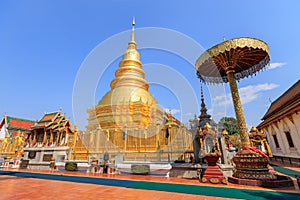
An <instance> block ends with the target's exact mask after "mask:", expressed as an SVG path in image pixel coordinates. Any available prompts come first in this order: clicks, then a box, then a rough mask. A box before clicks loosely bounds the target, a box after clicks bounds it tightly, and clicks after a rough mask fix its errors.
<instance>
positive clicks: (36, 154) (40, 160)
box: [23, 111, 87, 169]
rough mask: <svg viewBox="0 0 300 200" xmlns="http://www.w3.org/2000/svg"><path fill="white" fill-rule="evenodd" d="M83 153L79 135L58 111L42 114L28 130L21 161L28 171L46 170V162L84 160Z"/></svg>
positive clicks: (84, 149)
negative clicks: (28, 168) (26, 162)
mask: <svg viewBox="0 0 300 200" xmlns="http://www.w3.org/2000/svg"><path fill="white" fill-rule="evenodd" d="M86 155H87V150H86V148H85V147H84V146H83V145H82V142H81V139H80V136H79V131H78V129H77V127H76V126H75V127H74V128H72V126H71V123H70V120H69V119H67V118H66V116H65V115H64V114H62V113H61V111H57V112H51V113H45V114H44V116H43V117H42V118H41V119H40V120H38V121H37V122H36V123H35V124H34V125H33V126H31V127H30V129H28V137H27V139H26V143H25V148H24V158H23V159H24V160H25V161H29V162H28V166H29V167H30V168H32V169H47V168H49V162H51V159H54V160H55V162H58V163H64V162H65V161H66V160H75V159H77V160H86V159H87V157H86Z"/></svg>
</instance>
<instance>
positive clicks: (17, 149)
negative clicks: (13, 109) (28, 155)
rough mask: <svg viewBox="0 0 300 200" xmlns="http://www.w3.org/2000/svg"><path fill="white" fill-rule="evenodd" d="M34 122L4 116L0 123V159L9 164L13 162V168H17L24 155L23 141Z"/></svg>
mask: <svg viewBox="0 0 300 200" xmlns="http://www.w3.org/2000/svg"><path fill="white" fill-rule="evenodd" d="M34 123H35V122H34V121H32V120H28V119H22V118H17V117H12V116H8V115H6V114H4V116H3V119H2V121H1V123H0V133H1V134H0V157H2V159H3V160H6V161H7V163H8V165H7V167H9V162H10V161H11V160H13V166H14V167H18V166H19V164H20V159H21V158H22V157H23V154H24V145H25V140H26V137H27V134H28V130H29V128H30V127H31V126H33V125H34Z"/></svg>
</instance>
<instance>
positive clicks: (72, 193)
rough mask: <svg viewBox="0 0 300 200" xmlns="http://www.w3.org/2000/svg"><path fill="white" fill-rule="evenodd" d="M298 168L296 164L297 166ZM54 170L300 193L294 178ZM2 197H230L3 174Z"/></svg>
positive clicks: (0, 188) (187, 199) (175, 182)
mask: <svg viewBox="0 0 300 200" xmlns="http://www.w3.org/2000/svg"><path fill="white" fill-rule="evenodd" d="M293 169H294V168H293ZM296 169H297V170H298V171H300V168H299V167H298V168H296ZM18 171H22V172H31V173H44V174H47V173H50V172H48V171H33V170H18ZM54 174H62V175H65V176H74V175H76V176H86V177H95V178H97V177H99V178H111V179H121V180H142V181H151V182H160V183H162V182H163V183H173V184H189V185H201V186H215V187H226V188H239V189H249V190H251V189H255V190H264V191H266V190H267V191H277V192H289V193H300V191H299V188H298V186H297V184H296V179H294V182H295V187H290V188H284V189H282V188H275V189H267V188H262V187H255V186H244V185H235V184H231V183H228V185H213V184H204V183H200V182H199V181H198V180H191V179H182V178H173V177H172V178H167V177H155V176H138V175H123V174H120V175H108V174H88V173H78V172H55V173H54ZM0 191H1V194H0V200H2V199H3V200H4V199H5V200H6V199H14V200H19V199H22V200H26V199H28V200H29V199H30V200H32V199H51V200H53V199H55V200H56V199H57V200H58V199H93V200H94V199H104V198H105V199H126V200H130V199H143V200H147V199H167V200H173V199H174V200H177V199H184V200H189V199H228V198H221V197H211V196H201V195H192V194H181V193H171V192H164V191H153V190H142V189H130V188H124V187H114V186H103V185H95V184H86V183H74V182H66V181H54V180H43V179H35V178H25V177H15V176H7V175H1V176H0Z"/></svg>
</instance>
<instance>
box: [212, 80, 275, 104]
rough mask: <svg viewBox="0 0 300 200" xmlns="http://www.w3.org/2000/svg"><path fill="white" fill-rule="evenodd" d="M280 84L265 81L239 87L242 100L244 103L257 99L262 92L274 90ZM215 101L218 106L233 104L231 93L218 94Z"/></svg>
mask: <svg viewBox="0 0 300 200" xmlns="http://www.w3.org/2000/svg"><path fill="white" fill-rule="evenodd" d="M278 86H279V85H277V84H274V83H264V84H258V85H248V86H246V87H242V88H240V89H239V94H240V98H241V102H242V104H246V103H250V102H252V101H254V100H255V99H257V98H258V97H259V95H261V92H263V91H267V90H272V89H274V88H277V87H278ZM213 103H215V104H217V105H218V106H227V105H232V99H231V94H230V93H228V94H226V95H222V96H216V97H215V98H214V99H213Z"/></svg>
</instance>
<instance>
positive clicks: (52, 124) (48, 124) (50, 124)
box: [31, 111, 71, 130]
mask: <svg viewBox="0 0 300 200" xmlns="http://www.w3.org/2000/svg"><path fill="white" fill-rule="evenodd" d="M64 127H66V128H71V125H70V120H69V119H66V116H65V115H63V114H62V113H61V111H55V112H51V113H45V114H44V115H43V117H42V118H41V119H40V120H38V121H37V122H36V123H35V124H34V125H33V126H32V127H31V129H32V130H33V129H40V128H46V129H53V130H56V129H61V128H64Z"/></svg>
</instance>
